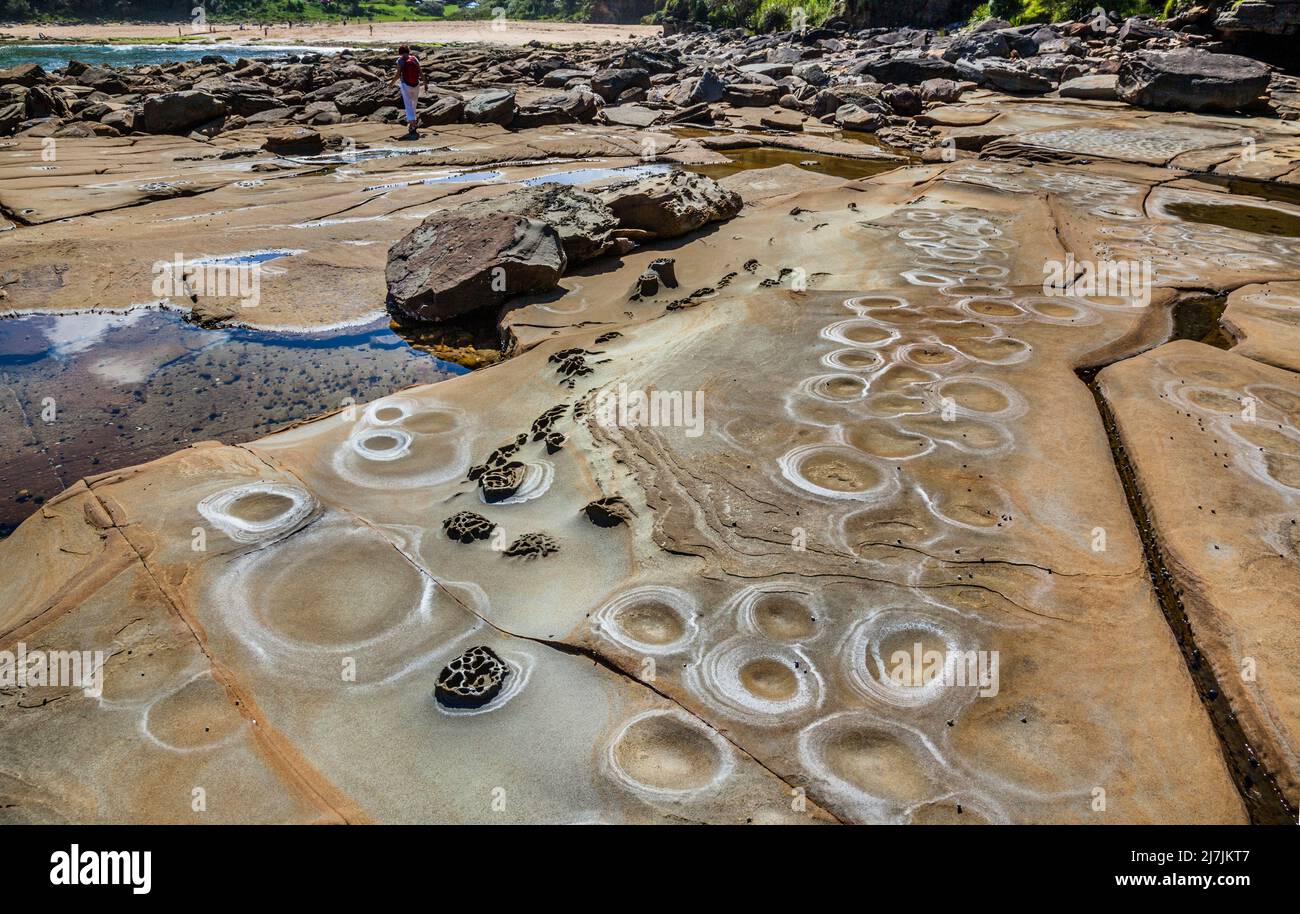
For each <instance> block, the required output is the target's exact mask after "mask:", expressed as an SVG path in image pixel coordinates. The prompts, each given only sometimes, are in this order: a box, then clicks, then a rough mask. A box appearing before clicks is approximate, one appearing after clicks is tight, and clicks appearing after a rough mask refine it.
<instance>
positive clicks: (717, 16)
mask: <svg viewBox="0 0 1300 914" xmlns="http://www.w3.org/2000/svg"><path fill="white" fill-rule="evenodd" d="M833 7H834V0H665V2H664V3H663V4H662V5H661V6H660V9H659V12H657V13H655V15H654V16H652V17H650V18H651V20H652V21H655V22H659V21H662V20H663V19H665V18H671V19H689V20H692V21H695V22H704V23H707V24H709V25H711V26H713V27H714V28H720V29H730V28H746V29H752V30H753V31H755V32H780V31H786V30H789V29H791V28H793V27H794V26H795V24H796V20H797V19H798V18H799V17H800V16H801V15H802V24H803V25H804V26H807V27H811V26H817V25H821V24H822V23H823V22H825V21H826V20H827V19H829V18H830V15H831V10H832V9H833ZM800 11H802V12H800Z"/></svg>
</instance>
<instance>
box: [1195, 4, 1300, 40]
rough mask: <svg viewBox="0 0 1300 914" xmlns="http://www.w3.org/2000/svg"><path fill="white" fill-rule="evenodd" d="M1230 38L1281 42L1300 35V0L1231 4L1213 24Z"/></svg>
mask: <svg viewBox="0 0 1300 914" xmlns="http://www.w3.org/2000/svg"><path fill="white" fill-rule="evenodd" d="M1214 28H1215V30H1216V31H1219V32H1222V33H1223V34H1224V35H1227V36H1228V37H1229V38H1259V37H1269V38H1282V37H1287V36H1291V35H1300V0H1242V2H1240V3H1231V4H1228V5H1227V7H1226V8H1225V9H1223V10H1221V11H1220V13H1219V16H1218V18H1217V19H1215V20H1214Z"/></svg>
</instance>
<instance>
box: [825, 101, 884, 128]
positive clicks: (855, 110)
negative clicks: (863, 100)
mask: <svg viewBox="0 0 1300 914" xmlns="http://www.w3.org/2000/svg"><path fill="white" fill-rule="evenodd" d="M884 123H885V116H884V115H883V114H881V113H880V112H878V111H865V110H863V109H862V108H860V107H859V106H857V105H853V104H849V105H841V106H840V107H839V108H837V109H835V124H836V126H838V127H842V128H844V129H845V130H856V131H858V132H860V133H874V132H875V131H877V130H879V129H880V128H881V127H882V126H883V125H884Z"/></svg>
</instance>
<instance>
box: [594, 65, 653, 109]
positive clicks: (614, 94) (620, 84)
mask: <svg viewBox="0 0 1300 914" xmlns="http://www.w3.org/2000/svg"><path fill="white" fill-rule="evenodd" d="M628 89H645V90H647V91H649V89H650V74H649V72H647V71H646V70H642V69H640V68H639V67H624V68H618V69H608V70H600V71H599V72H597V73H596V75H595V76H593V77H592V78H591V91H593V92H595V93H596V94H597V95H599V96H600V97H601V98H603V99H604V100H605V101H607V102H616V101H618V97H619V96H620V95H622V94H623V93H624V92H625V91H627V90H628Z"/></svg>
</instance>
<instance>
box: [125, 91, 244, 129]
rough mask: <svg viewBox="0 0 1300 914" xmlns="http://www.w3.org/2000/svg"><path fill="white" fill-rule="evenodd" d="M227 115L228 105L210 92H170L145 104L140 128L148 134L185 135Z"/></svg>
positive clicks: (153, 96)
mask: <svg viewBox="0 0 1300 914" xmlns="http://www.w3.org/2000/svg"><path fill="white" fill-rule="evenodd" d="M225 113H226V105H225V103H224V102H222V101H221V100H220V99H218V98H217V97H216V96H214V95H209V94H208V93H207V92H197V91H194V90H187V91H185V92H167V93H165V94H163V95H151V96H149V97H148V98H146V99H145V100H144V108H143V110H142V112H141V117H140V125H139V126H140V128H141V129H143V130H144V132H145V133H182V132H186V131H188V130H191V129H193V128H194V127H197V126H198V125H199V124H203V123H207V122H209V121H212V120H215V119H216V118H219V117H221V116H223V115H224V114H225Z"/></svg>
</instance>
